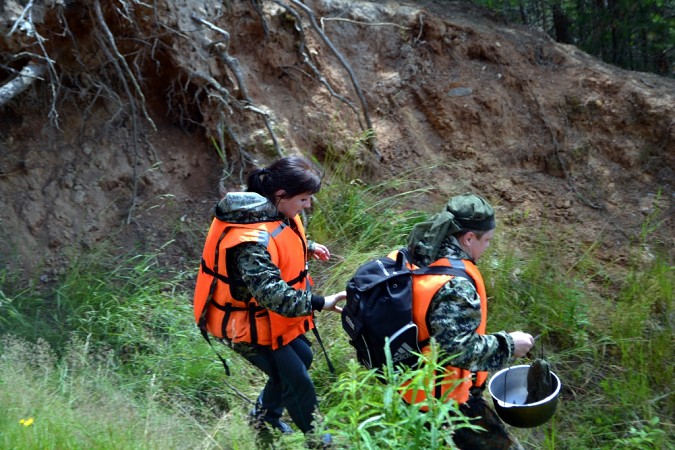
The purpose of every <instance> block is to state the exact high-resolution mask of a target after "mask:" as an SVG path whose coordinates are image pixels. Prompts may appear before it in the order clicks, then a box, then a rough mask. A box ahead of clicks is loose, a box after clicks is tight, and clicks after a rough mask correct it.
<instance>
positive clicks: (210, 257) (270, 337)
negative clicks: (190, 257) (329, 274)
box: [193, 216, 314, 350]
mask: <svg viewBox="0 0 675 450" xmlns="http://www.w3.org/2000/svg"><path fill="white" fill-rule="evenodd" d="M293 222H294V225H295V226H294V227H292V226H289V225H287V224H286V223H284V222H283V221H279V220H276V221H271V222H256V223H250V224H241V223H230V222H223V221H221V220H219V219H218V218H214V219H213V222H212V223H211V228H210V229H209V233H208V235H207V237H206V243H205V245H204V252H203V254H202V262H201V270H200V271H199V275H198V276H197V284H196V287H195V294H194V300H193V305H194V315H195V320H196V322H197V324H198V325H199V328H200V329H201V330H202V332H203V333H204V332H208V333H210V334H211V335H213V336H215V337H217V338H226V339H228V340H229V341H231V342H233V343H236V342H247V343H252V344H258V345H264V346H271V347H272V349H273V350H276V349H277V348H279V347H282V346H284V345H286V344H288V343H289V342H291V341H292V340H293V339H295V338H296V337H298V336H300V335H301V334H304V333H306V332H307V331H309V330H311V329H313V328H314V321H313V318H312V315H311V314H310V315H307V316H300V317H285V316H282V315H280V314H277V313H275V312H273V311H270V310H268V309H265V308H263V307H261V306H260V305H259V304H258V302H257V301H256V299H255V298H250V299H248V300H246V301H241V300H236V299H234V297H233V296H232V293H231V289H230V288H231V286H232V280H231V279H230V278H229V275H228V268H227V264H226V254H227V250H228V249H230V248H232V247H234V246H236V245H238V244H241V243H243V242H256V243H258V244H261V245H264V246H265V247H266V248H267V251H268V252H269V253H270V256H271V257H272V262H273V263H274V264H275V265H276V266H277V267H278V268H279V270H280V272H281V278H282V279H283V280H284V281H286V282H287V283H288V284H289V285H290V286H291V287H293V288H294V289H298V290H304V289H308V288H309V287H310V286H311V284H312V281H311V278H310V277H309V275H308V274H307V238H306V237H305V229H304V227H303V225H302V222H301V220H300V218H299V217H297V216H296V217H295V218H293ZM294 228H295V229H294ZM205 337H206V336H205Z"/></svg>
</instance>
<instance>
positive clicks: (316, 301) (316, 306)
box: [312, 294, 326, 311]
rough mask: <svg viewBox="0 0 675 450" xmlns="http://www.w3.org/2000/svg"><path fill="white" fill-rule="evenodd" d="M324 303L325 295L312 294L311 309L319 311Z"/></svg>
mask: <svg viewBox="0 0 675 450" xmlns="http://www.w3.org/2000/svg"><path fill="white" fill-rule="evenodd" d="M325 304H326V297H323V296H321V295H317V294H312V311H321V310H322V309H323V307H324V305H325Z"/></svg>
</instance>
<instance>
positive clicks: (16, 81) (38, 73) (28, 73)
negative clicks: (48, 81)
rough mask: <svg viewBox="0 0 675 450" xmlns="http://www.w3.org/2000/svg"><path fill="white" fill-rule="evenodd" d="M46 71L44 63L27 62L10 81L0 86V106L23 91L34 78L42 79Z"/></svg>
mask: <svg viewBox="0 0 675 450" xmlns="http://www.w3.org/2000/svg"><path fill="white" fill-rule="evenodd" d="M46 72H47V66H46V65H45V64H35V63H32V62H31V63H28V64H26V65H25V66H24V68H23V69H21V72H19V73H18V75H17V76H16V77H15V78H13V79H12V80H11V81H9V82H7V83H5V84H4V85H2V86H0V106H2V105H4V104H5V103H7V102H8V101H10V100H11V99H12V98H14V97H16V96H17V95H19V94H20V93H22V92H23V91H25V90H26V89H27V88H28V87H29V86H30V85H32V84H33V83H34V82H35V81H36V80H42V79H43V76H44V74H45V73H46Z"/></svg>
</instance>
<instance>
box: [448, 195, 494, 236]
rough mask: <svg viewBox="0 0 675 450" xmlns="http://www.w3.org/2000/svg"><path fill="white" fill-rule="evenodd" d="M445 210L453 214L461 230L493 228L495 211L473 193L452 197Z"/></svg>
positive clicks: (487, 229) (486, 229)
mask: <svg viewBox="0 0 675 450" xmlns="http://www.w3.org/2000/svg"><path fill="white" fill-rule="evenodd" d="M445 210H446V211H448V212H450V213H452V215H453V216H455V221H456V222H457V223H458V224H459V225H460V226H461V227H462V230H474V231H490V230H492V229H493V228H495V225H496V223H495V211H494V209H492V206H490V204H489V203H488V202H487V201H486V200H485V199H484V198H483V197H480V196H478V195H475V194H464V195H458V196H456V197H452V198H451V199H450V200H448V203H447V204H446V205H445Z"/></svg>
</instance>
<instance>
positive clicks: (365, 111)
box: [291, 0, 382, 160]
mask: <svg viewBox="0 0 675 450" xmlns="http://www.w3.org/2000/svg"><path fill="white" fill-rule="evenodd" d="M291 3H292V4H294V5H296V6H297V7H299V8H300V9H302V10H303V11H304V12H305V14H307V17H308V18H309V22H310V24H311V25H312V28H313V29H314V31H315V32H316V33H317V34H318V35H319V37H321V40H323V42H324V43H325V44H326V45H327V46H328V48H329V49H330V51H331V52H332V53H333V55H335V57H336V58H337V59H338V61H340V64H342V66H343V67H344V68H345V70H346V71H347V73H348V74H349V78H350V80H351V81H352V85H353V86H354V90H355V91H356V95H357V96H358V97H359V100H360V101H361V109H362V113H363V118H364V120H365V121H366V127H367V129H368V130H372V129H373V124H372V121H371V120H370V113H369V112H368V104H367V102H366V98H365V97H364V96H363V92H361V86H360V85H359V82H358V81H357V79H356V76H355V75H354V71H353V70H352V68H351V66H350V65H349V63H348V62H347V60H346V59H345V57H344V56H342V53H340V51H339V50H338V49H337V48H336V47H335V45H333V42H332V41H331V40H330V39H329V38H328V36H326V33H324V31H323V29H321V27H320V26H319V24H318V23H317V21H316V15H315V14H314V11H312V10H311V9H310V8H309V7H307V5H305V4H304V3H302V2H301V1H299V0H291ZM368 144H369V147H370V149H371V151H372V152H373V153H375V155H376V156H377V158H378V159H380V160H381V159H382V155H381V154H380V151H379V150H378V149H377V145H376V143H375V135H374V134H373V133H371V134H370V137H369V139H368Z"/></svg>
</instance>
